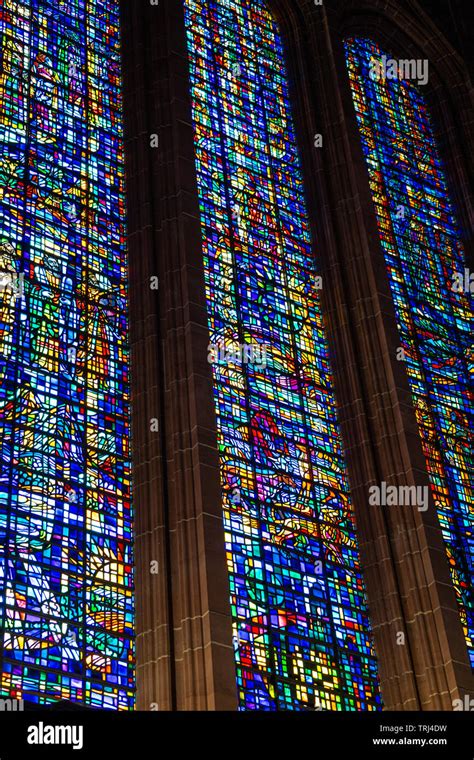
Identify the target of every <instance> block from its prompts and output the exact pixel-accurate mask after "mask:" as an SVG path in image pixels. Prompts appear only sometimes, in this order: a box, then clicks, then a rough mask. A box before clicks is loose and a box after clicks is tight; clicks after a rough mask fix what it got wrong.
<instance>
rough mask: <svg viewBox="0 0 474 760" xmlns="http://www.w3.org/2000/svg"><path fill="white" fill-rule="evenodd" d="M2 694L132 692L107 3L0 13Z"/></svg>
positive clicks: (117, 80) (125, 399)
mask: <svg viewBox="0 0 474 760" xmlns="http://www.w3.org/2000/svg"><path fill="white" fill-rule="evenodd" d="M0 37H1V68H0V211H1V214H0V276H1V283H2V287H1V288H0V304H1V305H0V417H1V425H0V465H1V469H0V620H1V634H0V636H1V640H0V651H1V683H0V689H1V694H2V696H3V697H5V696H6V697H15V698H23V699H25V700H28V701H31V702H36V703H48V702H53V701H58V700H69V701H72V702H79V703H84V704H86V705H90V706H94V707H106V708H111V709H130V708H131V707H133V704H134V647H133V622H134V620H133V597H132V591H133V589H132V581H133V574H132V554H131V548H132V547H131V540H132V522H131V520H132V516H131V511H130V466H129V437H130V427H129V388H128V347H127V316H126V315H127V289H126V283H127V279H126V278H127V258H126V251H125V229H124V187H123V183H124V176H123V175H124V170H123V166H124V159H123V147H122V125H121V123H122V115H121V99H120V86H121V75H120V58H119V56H120V48H119V41H120V33H119V3H118V2H115V1H114V0H100V1H99V0H68V1H67V2H65V1H62V0H55V1H54V2H51V1H47V0H41V1H38V0H31V1H29V0H4V1H3V2H2V3H1V8H0Z"/></svg>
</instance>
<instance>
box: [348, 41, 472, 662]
mask: <svg viewBox="0 0 474 760" xmlns="http://www.w3.org/2000/svg"><path fill="white" fill-rule="evenodd" d="M384 55H385V59H384V58H383V56H384ZM346 59H347V67H348V72H349V78H350V83H351V88H352V96H353V101H354V106H355V110H356V115H357V121H358V124H359V130H360V135H361V140H362V146H363V150H364V154H365V159H366V163H367V168H368V172H369V181H370V187H371V191H372V198H373V202H374V206H375V212H376V215H377V222H378V226H379V234H380V240H381V243H382V248H383V252H384V255H385V261H386V267H387V272H388V277H389V281H390V287H391V291H392V297H393V303H394V306H395V312H396V317H397V323H398V331H399V335H400V347H401V348H402V349H403V352H404V357H405V366H406V370H407V374H408V380H409V383H410V387H411V392H412V397H413V404H414V409H415V413H416V417H417V421H418V426H419V433H420V437H421V442H422V447H423V452H424V455H425V458H426V465H427V470H428V474H429V477H430V481H431V490H432V494H433V499H434V503H435V505H436V508H437V511H438V517H439V523H440V526H441V529H442V532H443V537H444V541H445V546H446V552H447V557H448V562H449V567H450V571H451V576H452V581H453V586H454V590H455V592H456V598H457V602H458V606H459V614H460V619H461V623H462V626H463V630H464V635H465V638H466V644H467V647H468V650H469V655H470V658H471V665H472V666H473V667H474V638H473V636H474V599H473V593H472V579H473V571H474V542H473V525H474V495H473V483H474V478H473V440H472V431H473V429H474V425H473V422H474V414H473V412H474V406H473V401H474V388H473V370H474V363H473V357H474V345H473V337H472V336H473V333H474V329H473V328H474V311H473V301H472V293H473V292H474V282H473V281H474V277H472V276H470V273H469V272H468V271H467V270H466V267H465V255H464V250H463V246H462V243H461V238H460V233H459V229H458V225H457V222H456V219H455V216H454V213H453V208H452V205H451V202H450V198H449V192H448V187H447V183H446V178H445V175H444V171H443V166H442V161H441V159H440V156H439V153H438V149H437V146H436V140H435V136H434V130H433V126H432V123H431V119H430V114H429V112H428V108H427V104H426V101H425V98H424V96H423V94H422V92H421V86H420V85H417V84H416V83H415V82H414V81H412V80H411V79H408V78H405V77H404V76H403V72H402V71H401V70H400V68H401V67H400V64H398V62H396V67H397V71H398V76H393V68H394V63H392V62H393V61H395V59H393V58H392V57H391V56H390V55H386V54H384V51H383V50H381V49H380V48H379V47H378V45H376V44H375V43H374V42H372V41H371V40H368V39H349V40H347V41H346ZM384 61H385V63H386V64H387V65H386V66H385V67H384V65H383V64H384Z"/></svg>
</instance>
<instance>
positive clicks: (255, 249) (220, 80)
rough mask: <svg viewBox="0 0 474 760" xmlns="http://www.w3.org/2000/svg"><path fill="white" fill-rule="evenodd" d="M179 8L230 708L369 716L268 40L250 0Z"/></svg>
mask: <svg viewBox="0 0 474 760" xmlns="http://www.w3.org/2000/svg"><path fill="white" fill-rule="evenodd" d="M185 10H186V25H187V34H188V44H189V66H190V76H191V85H192V103H193V118H194V128H195V155H196V170H197V177H198V187H199V198H200V208H201V227H202V241H203V259H204V266H205V280H206V294H207V307H208V320H209V330H210V341H211V342H210V346H209V360H210V361H211V362H212V369H213V377H214V394H215V409H216V415H217V429H218V445H219V452H220V466H221V481H222V496H223V516H224V524H225V539H226V548H227V563H228V571H229V581H230V593H231V608H232V617H233V627H234V647H235V662H236V673H237V684H238V692H239V698H240V706H241V709H258V710H314V709H317V708H318V707H320V708H322V709H328V710H374V709H377V708H378V707H380V696H379V692H378V681H377V669H376V662H375V658H374V651H373V648H372V643H371V633H370V626H369V621H368V617H367V608H366V602H365V595H364V586H363V582H362V578H361V572H360V567H359V554H358V548H357V542H356V532H355V525H354V515H353V510H352V506H351V499H350V493H349V485H348V481H347V473H346V467H345V463H344V454H343V450H342V445H341V438H340V433H339V427H338V423H337V409H336V404H335V401H334V395H333V382H332V376H331V369H330V365H329V356H328V347H327V344H326V340H325V335H324V325H323V320H322V316H321V310H320V306H319V293H318V287H319V286H320V280H319V278H318V274H317V271H316V269H315V263H314V261H315V258H314V254H313V249H312V241H311V237H310V232H309V225H308V218H307V211H306V204H305V197H304V191H303V184H302V176H301V167H300V159H299V156H298V150H297V145H296V137H295V131H294V126H293V120H292V116H291V108H290V100H289V94H288V81H287V74H286V70H285V59H284V52H283V49H282V42H281V39H280V33H279V30H278V26H277V24H276V22H275V19H274V18H273V16H272V15H271V13H270V12H269V10H268V8H267V6H266V3H264V2H262V0H239V1H238V2H235V1H234V0H232V2H230V0H206V1H205V2H201V1H200V0H185Z"/></svg>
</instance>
